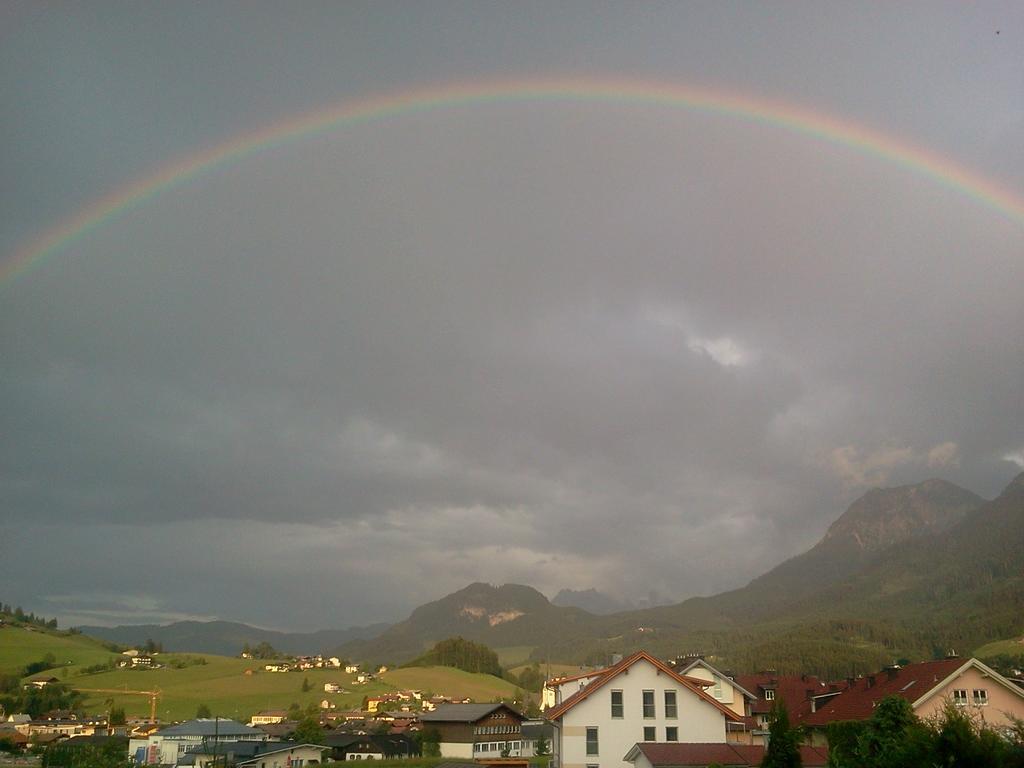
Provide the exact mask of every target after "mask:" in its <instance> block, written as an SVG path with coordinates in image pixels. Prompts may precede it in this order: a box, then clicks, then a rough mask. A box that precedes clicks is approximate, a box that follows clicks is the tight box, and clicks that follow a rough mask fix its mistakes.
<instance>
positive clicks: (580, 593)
mask: <svg viewBox="0 0 1024 768" xmlns="http://www.w3.org/2000/svg"><path fill="white" fill-rule="evenodd" d="M551 604H552V605H557V606H559V607H560V608H581V609H583V610H584V611H587V612H588V613H592V614H594V615H595V616H607V615H608V614H609V613H621V612H622V611H632V610H635V609H636V608H637V606H636V605H634V604H633V603H631V602H630V601H629V600H616V599H615V598H614V597H609V596H608V595H606V594H604V593H603V592H598V591H597V590H596V589H593V588H591V589H580V590H575V589H563V590H562V591H560V592H559V593H558V594H557V595H555V596H554V597H553V598H551Z"/></svg>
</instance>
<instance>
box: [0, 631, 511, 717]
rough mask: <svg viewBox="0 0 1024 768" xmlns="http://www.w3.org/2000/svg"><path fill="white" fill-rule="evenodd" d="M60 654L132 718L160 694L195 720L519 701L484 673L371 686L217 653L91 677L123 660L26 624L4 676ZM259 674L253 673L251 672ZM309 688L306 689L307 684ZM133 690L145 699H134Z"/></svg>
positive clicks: (97, 704) (98, 700) (6, 649)
mask: <svg viewBox="0 0 1024 768" xmlns="http://www.w3.org/2000/svg"><path fill="white" fill-rule="evenodd" d="M48 653H49V654H53V656H54V658H55V659H56V666H55V667H54V668H53V669H50V670H48V671H47V672H45V673H40V674H47V675H52V676H54V677H58V678H60V679H61V681H62V682H64V683H66V684H67V685H69V686H71V687H72V688H75V689H77V690H80V691H82V692H84V693H85V694H86V700H85V709H86V711H87V712H103V711H105V710H106V709H107V708H108V706H110V705H111V702H112V703H113V706H115V707H124V709H125V712H126V713H127V714H128V715H147V716H148V714H149V706H150V697H149V696H148V695H146V693H141V692H148V691H159V692H160V696H159V698H158V700H157V716H158V717H159V718H160V719H161V720H165V721H166V720H183V719H186V718H190V717H194V716H195V714H196V709H197V708H198V707H199V705H200V704H205V705H206V706H208V707H209V708H210V710H211V712H213V713H214V714H217V715H222V716H224V717H230V718H233V719H238V720H243V721H244V720H247V719H248V718H249V716H250V715H252V713H254V712H257V711H259V710H262V709H287V708H288V707H289V706H290V705H291V704H293V703H295V704H299V705H300V706H302V707H306V706H307V705H309V704H319V703H320V702H321V701H322V700H324V699H327V700H328V701H329V702H330V703H331V704H333V705H334V706H335V707H336V708H338V709H357V708H359V707H360V705H361V704H362V701H363V698H364V697H365V696H373V695H376V694H380V693H384V692H387V691H393V690H396V689H400V688H418V689H421V690H424V691H431V692H433V693H437V694H443V695H447V696H458V697H464V696H469V697H471V698H473V699H476V700H477V701H490V700H492V699H495V698H499V697H512V696H514V695H515V692H516V688H515V686H514V685H512V684H511V683H509V682H507V681H505V680H501V679H499V678H496V677H492V676H490V675H476V674H470V673H468V672H463V671H461V670H458V669H451V668H448V667H422V668H416V669H400V670H393V671H390V672H386V673H385V674H384V675H382V676H381V679H379V680H376V681H374V682H372V683H369V684H366V685H359V684H357V683H356V682H355V675H347V674H345V672H344V670H340V669H331V670H325V669H314V670H307V671H304V672H283V673H278V672H267V671H265V670H264V669H263V662H258V661H253V660H246V659H239V658H231V657H227V656H216V655H212V654H184V653H162V654H159V655H158V656H157V659H158V661H159V662H160V663H161V664H162V665H163V667H162V668H160V669H115V670H108V671H102V672H99V673H92V674H90V673H86V672H84V670H85V669H87V668H89V667H94V666H96V665H100V664H106V663H108V662H109V661H111V660H114V661H115V662H116V661H117V660H119V659H120V658H121V656H120V654H118V653H115V652H114V651H112V650H110V649H109V648H107V647H105V646H104V645H103V644H102V643H100V642H99V641H97V640H94V639H92V638H89V637H86V636H84V635H75V634H66V633H62V632H54V631H52V630H44V629H38V628H33V629H32V630H27V629H25V628H23V627H20V626H10V625H8V626H3V627H0V673H4V674H20V673H21V672H22V670H24V668H25V666H26V665H27V664H30V663H32V662H36V661H39V660H41V659H42V658H44V657H45V656H46V655H47V654H48ZM247 670H251V673H250V674H246V671H247ZM307 682H308V685H307V686H305V687H308V689H309V690H306V691H303V690H302V689H303V687H304V683H307ZM324 683H337V684H340V685H341V686H342V687H343V688H344V689H345V690H347V691H348V693H345V694H328V693H325V692H324ZM132 691H136V692H140V693H131V692H132Z"/></svg>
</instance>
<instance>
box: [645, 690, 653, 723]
mask: <svg viewBox="0 0 1024 768" xmlns="http://www.w3.org/2000/svg"><path fill="white" fill-rule="evenodd" d="M644 717H654V691H644Z"/></svg>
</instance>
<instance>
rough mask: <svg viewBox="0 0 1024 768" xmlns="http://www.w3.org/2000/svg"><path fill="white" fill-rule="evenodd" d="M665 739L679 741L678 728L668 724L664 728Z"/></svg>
mask: <svg viewBox="0 0 1024 768" xmlns="http://www.w3.org/2000/svg"><path fill="white" fill-rule="evenodd" d="M665 741H679V729H678V728H676V727H675V726H674V725H670V726H669V727H668V728H666V729H665Z"/></svg>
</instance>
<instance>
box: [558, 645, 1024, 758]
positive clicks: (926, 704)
mask: <svg viewBox="0 0 1024 768" xmlns="http://www.w3.org/2000/svg"><path fill="white" fill-rule="evenodd" d="M889 695H896V696H901V697H903V698H905V699H907V701H908V702H910V704H911V706H912V708H913V710H914V712H915V714H916V715H918V716H919V717H921V718H929V717H932V716H935V715H937V714H938V713H940V712H941V710H942V709H943V707H944V706H946V705H947V703H952V704H953V705H955V706H960V707H969V708H971V710H972V713H973V714H974V715H975V716H976V717H977V718H978V719H979V720H981V721H983V722H984V723H985V724H986V725H988V726H989V727H992V728H995V729H1002V728H1005V729H1012V727H1013V720H1014V718H1024V689H1022V688H1021V687H1020V686H1018V685H1016V684H1015V683H1014V682H1013V681H1011V680H1008V679H1006V678H1005V677H1003V676H1001V675H1000V674H998V673H997V672H996V671H995V670H993V669H991V668H989V667H988V666H986V665H985V664H983V663H982V662H980V661H978V660H977V659H960V658H956V657H951V658H947V659H942V660H939V661H931V662H924V663H920V664H910V665H906V666H898V665H893V666H891V667H888V668H886V669H885V670H883V671H882V672H880V673H879V674H877V675H868V676H864V677H859V678H851V679H849V680H846V681H842V682H840V683H825V682H823V681H821V680H818V679H817V678H813V677H808V676H793V677H783V676H779V675H777V674H775V673H772V672H763V673H760V674H757V675H749V676H742V675H741V676H736V677H733V676H730V675H727V674H724V673H723V672H721V671H720V670H718V669H716V668H715V667H713V666H712V665H710V664H709V663H707V662H706V661H704V660H703V659H692V660H689V661H688V662H687V663H676V664H674V665H672V664H668V663H665V662H663V661H661V660H659V659H656V658H654V657H653V656H651V655H649V654H647V653H646V652H643V651H641V652H638V653H635V654H633V655H632V656H630V657H629V658H626V659H623V660H621V661H619V662H618V663H617V664H614V665H612V666H611V667H608V668H606V669H600V670H594V671H590V672H584V673H581V674H579V675H575V676H569V677H563V678H558V679H555V680H551V681H549V682H548V683H547V684H546V685H545V691H544V696H543V702H544V705H545V712H544V714H545V717H546V718H547V719H548V721H549V722H551V724H552V726H553V728H554V738H553V741H552V754H553V758H554V764H555V765H556V766H557V768H620V767H621V768H624V767H625V766H627V765H632V766H634V768H666V767H667V766H683V765H708V764H710V763H713V762H719V763H722V764H723V765H745V764H748V763H749V764H750V765H757V764H758V763H759V760H760V758H758V757H757V756H758V755H759V754H763V750H764V745H765V736H766V726H767V717H768V711H769V709H770V708H771V706H772V705H773V704H775V703H780V704H782V705H784V706H785V707H786V709H787V711H788V714H789V716H790V720H791V722H793V723H795V724H797V725H802V726H804V727H805V729H806V732H807V734H808V739H807V743H806V745H805V753H806V754H805V755H804V765H805V766H815V765H825V762H826V760H827V753H826V749H827V741H826V739H825V729H826V727H827V726H828V724H829V723H831V722H834V721H848V720H865V719H868V718H870V717H871V714H872V712H873V711H874V707H875V706H876V705H877V703H878V702H879V701H881V700H882V699H883V698H885V697H886V696H889ZM755 758H756V759H755ZM744 761H747V762H744Z"/></svg>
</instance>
